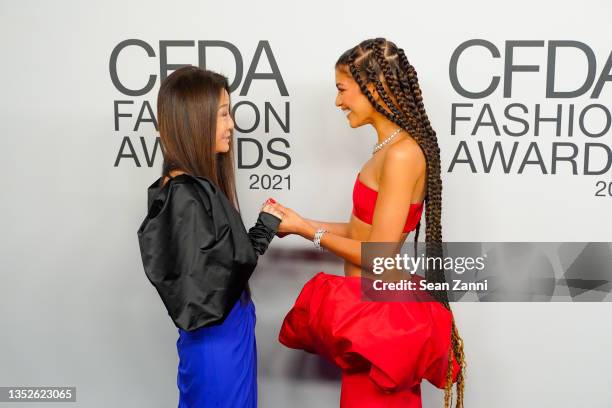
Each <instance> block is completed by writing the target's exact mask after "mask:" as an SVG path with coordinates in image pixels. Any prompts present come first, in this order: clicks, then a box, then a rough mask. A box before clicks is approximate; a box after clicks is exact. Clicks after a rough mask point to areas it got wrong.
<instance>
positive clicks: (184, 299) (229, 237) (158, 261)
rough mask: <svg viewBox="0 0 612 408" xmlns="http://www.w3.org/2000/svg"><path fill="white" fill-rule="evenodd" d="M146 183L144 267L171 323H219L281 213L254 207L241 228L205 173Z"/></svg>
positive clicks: (141, 235)
mask: <svg viewBox="0 0 612 408" xmlns="http://www.w3.org/2000/svg"><path fill="white" fill-rule="evenodd" d="M161 183H162V178H161V177H160V178H159V179H158V180H157V181H155V182H154V183H153V184H152V185H151V186H150V187H149V188H148V191H147V193H148V213H147V216H146V218H145V219H144V221H143V222H142V224H141V226H140V228H139V229H138V242H139V245H140V254H141V257H142V263H143V266H144V270H145V274H146V275H147V278H148V279H149V281H150V282H151V283H152V284H153V286H155V288H156V289H157V292H158V293H159V295H160V297H161V299H162V301H163V302H164V305H165V306H166V309H167V310H168V314H169V315H170V317H171V318H172V321H173V322H174V324H175V325H176V326H177V327H179V328H181V329H183V330H187V331H192V330H195V329H198V328H200V327H204V326H210V325H213V324H218V323H221V322H223V320H225V318H226V317H227V315H228V314H229V312H230V311H231V309H232V307H233V306H234V304H235V302H236V301H237V300H238V299H239V298H240V295H241V294H242V292H243V291H244V289H245V287H246V284H247V281H248V280H249V278H250V276H251V274H252V273H253V270H254V269H255V266H256V265H257V258H258V256H259V255H261V254H263V253H264V252H265V251H266V249H267V248H268V244H269V243H270V241H272V238H273V237H274V235H275V234H276V231H277V229H278V225H279V224H280V219H279V218H277V217H275V216H273V215H271V214H268V213H264V212H261V213H260V214H259V218H258V219H257V223H256V224H255V226H254V227H252V228H251V229H250V230H249V231H248V232H247V231H246V228H245V226H244V224H243V223H242V219H241V217H240V214H239V213H238V211H237V210H236V209H235V208H234V206H233V205H232V204H231V203H230V201H229V200H228V199H227V197H226V196H225V195H224V194H223V193H222V192H221V191H220V190H219V189H218V188H217V187H216V186H215V185H214V184H213V183H212V182H211V181H210V180H208V179H206V178H204V177H197V176H192V175H189V174H181V175H179V176H177V177H174V178H171V179H170V180H169V181H168V182H167V183H166V184H165V185H164V186H163V188H162V187H161Z"/></svg>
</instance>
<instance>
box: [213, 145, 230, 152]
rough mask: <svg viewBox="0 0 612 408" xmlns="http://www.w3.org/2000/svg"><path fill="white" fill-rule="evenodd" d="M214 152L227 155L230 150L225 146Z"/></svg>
mask: <svg viewBox="0 0 612 408" xmlns="http://www.w3.org/2000/svg"><path fill="white" fill-rule="evenodd" d="M216 150H217V153H220V154H223V153H227V152H229V150H230V146H229V144H228V145H225V146H221V147H219V148H217V149H216Z"/></svg>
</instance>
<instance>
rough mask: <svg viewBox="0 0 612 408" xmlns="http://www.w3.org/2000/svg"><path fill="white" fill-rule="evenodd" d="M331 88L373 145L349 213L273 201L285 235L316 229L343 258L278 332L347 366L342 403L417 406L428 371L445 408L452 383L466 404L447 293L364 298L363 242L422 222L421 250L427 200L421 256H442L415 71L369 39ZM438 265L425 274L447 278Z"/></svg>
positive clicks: (438, 189)
mask: <svg viewBox="0 0 612 408" xmlns="http://www.w3.org/2000/svg"><path fill="white" fill-rule="evenodd" d="M336 87H337V88H338V95H337V97H336V105H337V106H338V107H339V108H341V109H342V110H343V111H346V112H348V114H347V118H348V121H349V124H350V126H351V127H353V128H356V127H360V126H363V125H366V124H370V125H372V126H373V127H374V129H375V130H376V133H377V136H378V143H377V144H376V145H375V147H374V151H373V155H372V158H371V159H370V160H368V161H367V162H366V163H365V164H364V165H363V167H362V168H361V171H360V172H359V174H358V175H357V178H356V180H355V185H354V190H353V211H352V214H351V218H350V220H349V222H347V223H330V222H321V221H313V220H307V219H304V218H302V217H300V216H299V215H298V214H297V213H296V212H295V211H293V210H292V209H290V208H286V207H283V206H281V205H280V204H276V205H277V206H278V209H279V211H282V212H283V214H284V218H283V221H282V223H281V225H280V226H279V230H278V231H279V232H280V233H281V235H282V234H292V233H293V234H299V235H301V236H303V237H305V238H307V239H312V240H313V241H314V243H315V246H318V247H323V248H326V249H327V250H329V251H330V252H332V253H334V254H336V255H338V256H340V257H342V258H343V259H344V260H345V270H344V272H345V277H342V276H336V275H330V274H326V273H323V272H321V273H319V274H317V275H316V276H315V277H314V278H312V279H311V280H310V281H309V282H308V283H307V284H306V285H305V286H304V288H303V289H302V292H301V293H300V295H299V297H298V299H297V301H296V304H295V306H294V307H293V308H292V309H291V311H290V312H289V313H288V315H287V317H286V318H285V321H284V323H283V326H282V328H281V332H280V336H279V339H280V341H281V342H282V343H283V344H285V345H286V346H288V347H291V348H297V349H303V350H306V351H309V352H313V353H318V354H321V355H323V356H325V357H327V358H329V359H331V360H332V361H333V362H335V363H336V364H337V365H338V366H339V367H340V368H341V369H342V392H341V398H340V405H341V407H345V408H346V407H388V408H391V407H404V408H405V407H421V389H420V383H421V381H422V379H423V378H425V379H427V380H428V381H430V382H431V383H432V384H434V385H435V386H437V387H438V388H443V389H444V390H445V393H444V406H445V407H446V408H449V407H450V406H451V405H452V386H453V384H454V383H456V384H457V387H456V391H457V398H456V405H455V406H456V407H458V408H461V407H463V391H464V375H465V367H466V364H465V359H464V354H463V342H462V339H461V337H460V336H459V333H458V331H457V327H456V325H455V320H454V318H453V314H452V311H451V308H450V305H449V302H448V295H447V293H446V292H445V291H432V292H431V293H429V294H430V295H431V296H432V297H433V298H434V300H435V301H433V302H431V301H430V302H414V301H412V302H366V301H363V300H362V299H361V294H360V284H359V277H360V276H361V272H362V265H363V264H362V262H364V261H363V259H362V253H361V252H362V251H361V244H362V243H363V242H391V243H395V244H396V245H398V246H399V245H401V244H403V243H404V241H405V240H406V237H407V235H408V233H409V232H410V231H412V230H415V229H416V232H415V250H416V242H417V240H418V231H419V227H420V219H421V215H422V212H423V207H425V222H426V231H425V235H426V237H425V241H426V255H427V256H428V257H435V256H442V254H443V253H442V227H441V212H442V195H441V193H442V182H441V177H440V150H439V148H438V143H437V139H436V132H435V131H434V130H433V128H432V126H431V124H430V122H429V119H428V117H427V113H426V111H425V106H424V104H423V97H422V94H421V89H420V86H419V82H418V78H417V73H416V70H415V69H414V67H413V66H412V65H411V64H410V63H409V62H408V59H407V58H406V55H405V54H404V51H403V50H402V49H401V48H398V47H397V46H396V45H395V44H394V43H392V42H391V41H388V40H385V39H383V38H377V39H371V40H366V41H363V42H361V43H360V44H359V45H357V46H355V47H354V48H351V49H349V50H348V51H346V52H345V53H344V54H342V56H340V58H339V59H338V61H337V63H336ZM434 265H435V266H433V267H430V268H428V269H427V270H426V271H425V278H426V281H427V282H434V283H436V282H438V283H439V282H444V271H443V270H442V269H441V265H439V264H437V263H434ZM436 266H437V268H436ZM429 299H431V297H430V298H429Z"/></svg>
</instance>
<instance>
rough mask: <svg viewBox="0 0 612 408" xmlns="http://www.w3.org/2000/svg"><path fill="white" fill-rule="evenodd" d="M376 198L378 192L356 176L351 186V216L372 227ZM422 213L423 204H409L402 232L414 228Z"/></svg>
mask: <svg viewBox="0 0 612 408" xmlns="http://www.w3.org/2000/svg"><path fill="white" fill-rule="evenodd" d="M377 198H378V191H376V190H373V189H371V188H370V187H368V186H366V185H365V184H363V183H362V182H361V180H359V174H357V178H356V179H355V185H354V186H353V214H354V215H355V217H357V218H359V219H360V220H361V221H363V222H365V223H366V224H370V225H372V218H373V217H374V208H375V207H376V199H377ZM422 213H423V203H413V204H410V209H409V210H408V215H407V216H406V223H405V224H404V232H410V231H412V230H413V229H414V228H415V227H416V225H417V224H418V222H419V220H420V219H421V215H422Z"/></svg>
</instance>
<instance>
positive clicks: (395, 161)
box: [385, 137, 426, 173]
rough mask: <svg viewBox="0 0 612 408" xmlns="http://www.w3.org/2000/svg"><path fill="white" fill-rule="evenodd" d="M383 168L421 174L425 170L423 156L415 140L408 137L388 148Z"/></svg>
mask: <svg viewBox="0 0 612 408" xmlns="http://www.w3.org/2000/svg"><path fill="white" fill-rule="evenodd" d="M385 167H391V168H393V169H395V170H408V171H412V172H416V173H421V172H424V171H425V168H426V160H425V154H424V153H423V150H421V147H420V146H419V144H418V143H417V142H416V140H414V139H412V138H410V137H408V138H405V139H404V140H401V141H399V142H397V143H394V144H392V145H391V146H389V149H388V151H387V153H386V155H385Z"/></svg>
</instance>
